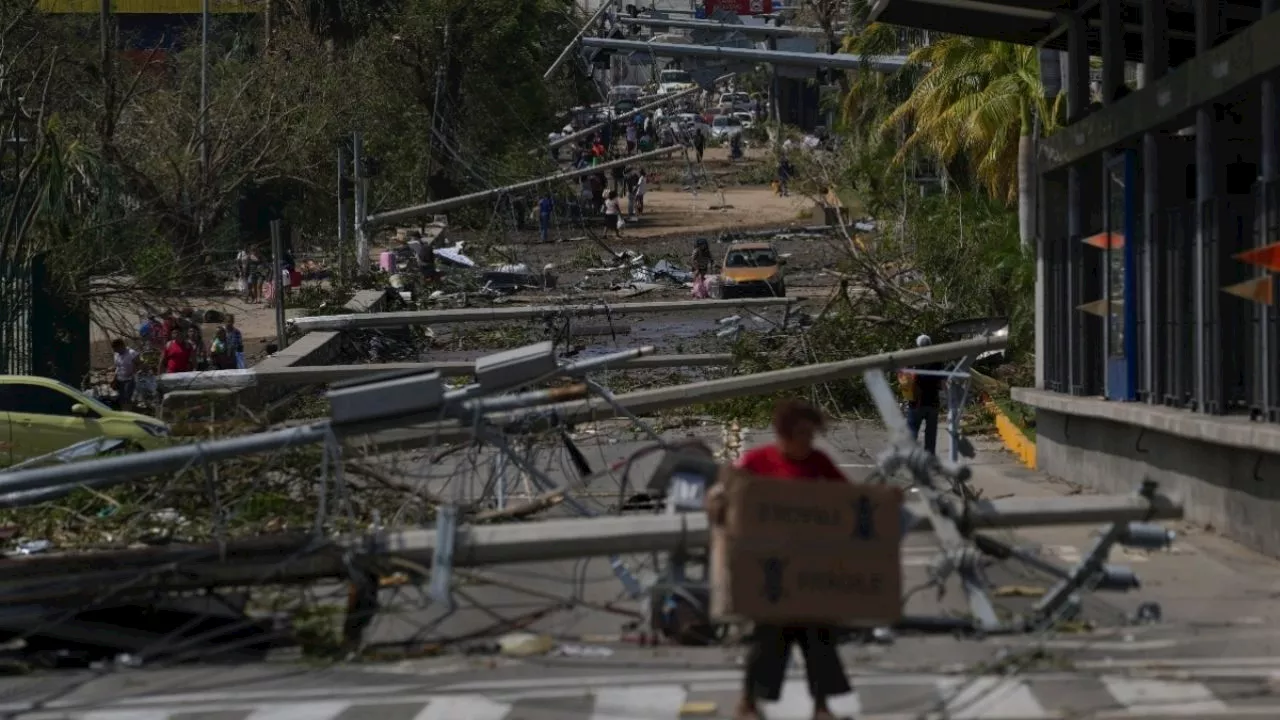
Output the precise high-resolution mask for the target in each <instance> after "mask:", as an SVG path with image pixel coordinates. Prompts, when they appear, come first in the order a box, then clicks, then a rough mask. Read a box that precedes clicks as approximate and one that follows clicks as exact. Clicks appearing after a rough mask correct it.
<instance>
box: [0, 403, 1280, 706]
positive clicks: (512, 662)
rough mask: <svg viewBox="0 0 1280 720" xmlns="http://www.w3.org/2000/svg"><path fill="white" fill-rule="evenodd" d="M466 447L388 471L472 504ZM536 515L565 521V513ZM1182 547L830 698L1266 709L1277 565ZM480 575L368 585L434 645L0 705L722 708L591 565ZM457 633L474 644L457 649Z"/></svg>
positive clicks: (41, 689)
mask: <svg viewBox="0 0 1280 720" xmlns="http://www.w3.org/2000/svg"><path fill="white" fill-rule="evenodd" d="M685 433H692V434H694V435H699V436H702V437H704V438H705V439H707V440H708V441H709V442H711V443H712V444H713V446H718V443H719V441H720V439H719V434H720V430H719V428H716V427H693V428H691V429H689V430H681V431H675V432H674V433H668V437H671V436H672V435H681V434H685ZM766 440H767V434H749V435H748V436H747V438H746V441H747V442H746V444H747V445H753V444H756V443H758V442H763V441H766ZM884 440H885V437H884V433H883V431H882V430H880V429H878V428H876V427H875V426H873V425H869V424H854V425H846V426H841V427H838V428H836V429H834V430H833V432H831V433H830V436H829V442H828V445H829V448H830V449H831V451H832V452H833V454H834V455H835V456H836V458H837V460H838V462H839V464H841V465H842V466H844V468H845V470H846V471H847V472H848V473H849V474H850V475H851V476H853V477H855V478H856V477H860V476H861V475H863V474H865V473H866V472H868V471H869V467H868V466H869V465H870V462H871V461H870V458H871V456H872V454H873V453H874V452H876V451H878V450H879V449H881V448H882V447H883V445H884ZM578 444H579V447H580V449H581V450H582V451H583V454H584V456H585V457H586V459H587V461H588V462H589V463H590V464H591V466H592V467H593V469H599V468H603V467H607V466H609V465H610V464H612V463H614V462H616V461H618V460H621V459H623V458H625V457H627V456H629V455H631V454H632V453H634V452H635V451H636V450H637V449H638V448H640V447H641V446H643V445H644V444H646V443H645V442H644V441H642V440H637V439H635V438H634V436H633V435H632V434H631V433H630V432H622V431H619V430H617V429H616V428H613V429H604V430H602V431H601V432H600V433H598V434H596V435H591V434H590V433H587V432H585V431H580V433H579V438H578ZM943 449H944V451H945V445H944V446H943ZM486 461H487V458H486V457H475V456H472V457H461V456H459V457H454V458H450V459H447V460H445V461H441V462H438V463H434V464H423V463H421V462H418V463H417V464H416V465H415V463H414V460H413V459H412V458H405V457H399V458H396V459H395V460H394V464H395V465H396V466H397V467H400V468H401V469H404V468H405V467H416V468H417V470H416V472H417V474H416V475H415V476H414V477H416V479H417V481H418V482H420V483H422V484H423V485H425V486H427V487H430V488H431V489H433V490H435V491H436V492H441V493H443V492H453V491H454V489H455V488H458V483H459V482H460V481H459V480H458V479H457V478H460V477H463V476H465V477H467V478H469V480H470V482H471V483H473V486H472V487H470V488H459V490H458V491H459V492H462V493H463V494H464V495H466V496H471V497H476V496H479V495H480V494H481V492H482V487H481V486H482V484H483V483H484V482H485V478H487V477H488V475H489V474H488V473H487V472H486V471H485V470H484V463H485V462H486ZM388 462H392V461H390V460H389V461H388ZM536 464H537V466H538V467H540V468H542V469H543V470H544V471H545V472H547V474H548V475H550V476H552V479H553V480H555V481H556V482H560V483H563V482H565V478H566V477H567V476H568V474H569V473H570V472H571V471H569V470H568V469H567V460H566V459H565V458H564V457H563V453H559V454H558V455H557V454H548V453H542V454H539V455H537V456H536ZM974 468H975V483H977V484H979V485H981V486H983V488H984V490H987V491H989V492H990V493H995V494H996V496H998V495H1000V494H1017V495H1036V494H1044V493H1047V492H1049V493H1051V492H1064V493H1065V492H1074V491H1073V490H1070V489H1067V490H1063V489H1061V486H1060V484H1057V483H1054V482H1051V481H1050V479H1047V478H1043V477H1042V476H1038V475H1036V474H1034V473H1028V472H1026V471H1019V470H1018V469H1017V468H1016V467H1014V466H1013V465H1012V464H1011V462H1010V461H1009V460H1007V459H1006V458H1005V457H1004V456H1002V455H1001V454H999V453H998V452H997V451H995V450H994V449H993V448H992V447H991V446H990V445H988V444H983V443H979V456H978V458H977V459H976V460H975V462H974ZM477 469H478V471H477ZM460 470H469V472H466V473H465V474H464V473H461V472H459V471H460ZM450 478H453V479H450ZM617 487H618V486H617V483H616V481H614V480H610V479H602V480H600V481H598V482H597V483H595V484H593V485H592V486H591V487H590V488H588V489H587V491H585V492H581V493H580V495H582V496H584V497H586V498H587V499H588V500H590V501H591V502H590V503H589V506H590V507H591V508H593V509H594V510H595V511H597V512H608V511H610V508H609V506H610V505H611V504H616V498H617ZM519 492H523V490H522V488H521V486H520V484H519V483H512V487H511V493H512V494H513V495H514V494H516V493H519ZM592 492H595V493H598V496H593V495H592ZM532 494H536V490H534V491H532ZM515 499H516V498H514V497H513V498H512V500H513V501H514V500H515ZM551 512H553V513H559V514H571V513H570V511H569V510H568V509H567V508H564V507H559V508H556V509H555V510H553V511H551ZM1025 535H1026V537H1023V538H1021V539H1022V540H1025V541H1026V542H1027V543H1028V544H1033V545H1035V544H1038V545H1041V546H1042V547H1043V548H1044V550H1045V552H1046V553H1048V554H1052V555H1057V556H1058V557H1059V559H1060V560H1063V561H1070V560H1071V559H1072V557H1073V553H1074V554H1075V556H1077V557H1078V554H1079V553H1081V552H1083V551H1084V550H1085V548H1086V546H1087V544H1088V542H1089V540H1090V537H1089V529H1088V528H1085V529H1072V530H1070V531H1068V530H1061V531H1059V530H1057V529H1053V531H1052V532H1050V531H1048V530H1046V531H1037V532H1035V533H1031V532H1029V533H1026V534H1025ZM933 542H934V541H933V539H932V537H931V536H930V535H927V534H924V535H921V534H917V535H912V536H910V537H909V538H908V540H907V541H906V547H905V549H904V553H903V555H904V573H905V585H906V586H907V587H910V586H912V585H914V584H916V583H918V582H921V581H923V580H924V578H925V565H926V564H927V563H928V561H929V559H930V558H931V555H932V548H933ZM1181 546H1185V548H1186V550H1185V551H1183V552H1182V553H1181V554H1172V553H1170V554H1167V555H1160V556H1152V557H1150V558H1145V559H1143V562H1142V564H1141V565H1140V566H1139V565H1138V564H1137V563H1135V568H1137V569H1138V570H1139V571H1140V573H1141V574H1142V576H1143V578H1144V580H1148V588H1147V589H1144V590H1143V591H1140V592H1138V593H1134V594H1130V595H1122V596H1116V595H1107V596H1097V597H1094V598H1090V599H1089V600H1088V601H1087V602H1086V604H1085V610H1084V613H1083V617H1084V618H1085V619H1087V620H1090V621H1093V622H1094V623H1096V625H1097V627H1096V628H1094V629H1092V630H1090V631H1087V632H1071V633H1058V634H1054V635H1051V636H1043V637H990V638H987V639H984V640H978V639H959V638H955V637H951V636H948V635H942V636H937V635H932V636H930V635H909V634H903V635H900V636H898V637H896V638H895V639H894V641H893V642H891V643H887V644H874V643H873V644H856V643H855V644H849V645H847V646H845V647H844V648H843V653H844V655H845V659H846V663H847V666H848V668H849V670H850V672H851V674H852V675H853V676H854V678H855V683H856V684H857V686H858V687H859V691H858V692H857V693H856V694H855V695H854V696H852V697H851V698H845V699H844V700H842V703H843V704H842V705H840V706H839V707H841V708H843V709H844V710H845V711H855V710H856V711H859V712H860V713H861V714H860V715H859V717H863V718H881V719H884V720H887V719H888V718H894V719H895V720H896V719H897V718H907V717H921V716H922V715H921V713H925V715H923V716H928V713H930V712H935V711H938V710H939V708H940V707H941V708H949V710H950V711H951V717H953V718H993V719H994V718H1004V719H1005V720H1017V719H1018V718H1025V719H1026V720H1042V719H1045V718H1055V717H1066V716H1067V714H1068V713H1075V714H1073V715H1071V717H1095V718H1125V717H1139V716H1141V717H1155V718H1160V717H1169V718H1173V717H1280V699H1277V698H1274V697H1273V696H1272V694H1271V687H1272V683H1273V678H1275V677H1280V646H1278V645H1280V644H1278V643H1277V642H1276V634H1277V633H1276V631H1275V630H1274V628H1276V627H1280V625H1277V624H1276V621H1277V619H1278V618H1277V617H1276V614H1277V610H1275V609H1274V608H1272V606H1273V605H1274V602H1273V600H1272V598H1273V597H1274V593H1273V588H1276V587H1280V568H1278V567H1277V564H1276V563H1275V562H1273V561H1269V560H1266V559H1262V558H1257V557H1255V556H1251V555H1248V554H1247V553H1245V552H1244V551H1241V550H1239V549H1238V548H1234V547H1233V546H1231V545H1230V544H1229V543H1226V542H1225V541H1222V540H1220V539H1218V538H1215V537H1213V536H1211V535H1195V534H1193V535H1192V536H1191V537H1190V538H1189V539H1188V540H1187V541H1186V542H1185V543H1181V544H1180V547H1181ZM623 560H624V563H625V565H626V567H627V568H628V570H629V572H630V573H631V574H632V575H633V576H634V577H636V578H637V579H639V580H641V581H642V582H643V581H647V580H649V579H651V577H652V575H653V573H654V572H655V570H654V563H653V560H652V558H646V557H628V558H624V559H623ZM482 575H483V576H484V578H487V579H488V580H490V581H496V582H498V583H500V584H493V583H492V582H489V583H484V582H480V581H479V580H477V579H476V578H474V577H472V578H468V579H467V580H466V582H465V583H464V584H461V585H460V586H459V588H460V590H461V592H459V593H458V595H457V596H456V600H457V606H456V607H455V608H453V609H452V610H450V609H447V608H440V607H437V606H433V605H432V604H431V603H430V602H429V601H428V600H426V598H424V597H423V595H422V593H421V592H420V591H419V590H418V589H417V588H400V589H397V590H388V591H386V592H385V593H384V597H383V601H384V607H386V608H387V612H385V613H384V614H383V616H381V617H380V618H379V619H378V620H377V621H376V622H375V624H374V626H373V627H372V629H371V633H370V639H371V640H373V641H375V642H379V641H385V642H394V641H405V640H408V639H410V638H414V637H416V638H417V639H420V640H424V641H425V640H435V641H452V642H449V643H448V651H447V652H446V653H445V654H444V655H443V656H440V657H431V658H422V659H416V660H403V661H400V662H396V663H368V664H357V665H340V666H336V667H329V668H321V667H317V666H314V665H307V664H299V663H296V662H283V661H277V662H266V663H259V664H251V665H241V666H231V665H213V664H204V665H200V666H195V667H191V666H184V667H178V668H165V667H142V668H132V669H128V668H115V669H109V670H106V671H103V672H98V673H94V672H79V671H77V672H65V673H48V674H44V673H41V674H36V675H32V676H27V677H22V678H13V679H0V717H11V718H28V719H29V718H83V719H84V720H124V719H125V718H129V719H130V720H171V719H179V720H246V719H248V720H293V719H297V720H303V719H306V720H358V719H360V718H370V719H374V720H398V718H406V720H407V719H409V718H413V719H415V720H423V719H431V718H493V720H508V718H510V719H511V720H514V719H515V718H526V720H541V719H542V718H548V719H550V718H567V719H573V718H579V717H581V718H592V717H596V718H605V717H607V718H614V719H615V720H617V719H627V720H647V719H649V718H652V719H653V720H659V719H661V718H674V717H677V716H678V714H679V712H680V711H681V709H684V710H690V711H702V712H703V713H704V714H701V715H700V716H703V717H725V716H726V713H728V712H729V710H730V709H731V706H732V699H733V696H734V694H735V692H736V687H737V678H738V676H739V673H740V672H741V670H740V662H741V652H742V651H741V649H740V648H739V647H736V646H732V645H730V646H724V647H711V648H683V647H666V646H664V647H657V648H645V647H638V646H636V645H634V644H631V643H628V642H625V641H623V639H622V637H621V636H622V635H623V634H625V633H626V627H625V626H626V625H627V623H629V622H631V621H633V619H634V618H633V617H630V616H628V615H627V614H626V613H628V612H634V611H635V610H636V609H637V604H636V603H635V602H634V601H632V600H629V599H628V598H626V597H625V596H626V593H625V592H624V591H623V585H622V583H621V582H620V581H619V579H618V577H617V576H616V575H615V573H614V571H613V569H612V568H611V567H610V565H609V563H608V561H607V560H603V559H593V560H584V561H578V562H563V563H542V564H535V565H524V566H506V567H491V568H486V569H484V571H483V573H482ZM989 579H990V581H991V583H992V585H993V586H996V587H1002V586H1003V587H1015V586H1021V585H1037V584H1039V585H1040V586H1041V587H1043V584H1044V579H1043V578H1037V577H1036V576H1035V575H1034V574H1028V573H1024V572H1021V571H1019V570H1018V569H1017V568H1014V567H1005V566H997V567H994V568H992V569H991V571H990V573H989ZM961 598H962V596H961V594H960V593H959V592H958V589H957V588H954V587H951V588H948V592H947V594H946V595H945V596H944V597H943V598H941V599H939V598H938V597H937V596H936V594H934V593H921V594H920V595H918V596H916V597H913V598H912V600H911V603H910V604H909V605H908V612H909V613H911V614H936V615H945V614H952V615H954V614H962V613H964V612H965V608H964V604H963V600H962V599H961ZM567 600H568V601H572V602H566V601H567ZM1145 600H1158V601H1160V602H1161V603H1162V604H1163V606H1164V607H1165V608H1166V613H1165V617H1164V621H1163V622H1162V623H1159V624H1154V625H1144V626H1132V625H1128V624H1126V623H1124V622H1123V620H1124V618H1125V617H1126V616H1128V615H1130V614H1132V611H1133V610H1134V609H1135V608H1136V606H1137V604H1138V603H1139V602H1142V601H1145ZM610 602H617V607H616V609H615V610H612V611H611V610H607V609H603V608H601V607H599V606H600V605H604V604H605V603H610ZM996 602H997V605H998V606H1000V607H1002V608H1005V609H1006V610H1008V611H1010V612H1017V611H1018V610H1019V608H1020V607H1021V608H1025V605H1026V603H1028V602H1031V601H1030V600H1027V599H1023V598H1006V597H999V598H997V599H996ZM533 613H540V614H538V615H537V616H536V617H533V616H532V614H533ZM530 618H532V619H530ZM512 627H519V628H520V629H521V630H523V631H525V632H529V633H534V634H546V635H549V636H552V637H553V638H554V641H555V648H556V649H555V650H554V651H553V653H552V654H550V655H547V656H541V657H533V658H525V659H517V658H511V657H505V656H502V655H499V654H495V653H492V652H488V651H487V649H486V648H484V647H483V646H484V645H485V644H486V643H488V642H490V641H491V640H492V638H493V636H494V634H495V633H499V632H502V631H504V630H510V629H511V628H512ZM1075 629H1076V630H1080V629H1082V628H1075ZM468 648H470V649H472V650H476V649H479V650H481V652H480V653H479V654H465V653H463V652H461V651H462V650H466V649H468ZM209 662H210V663H212V662H214V659H213V658H210V660H209ZM797 673H799V663H797V664H796V667H795V668H793V677H792V680H791V683H790V684H789V685H788V687H787V690H786V692H785V693H784V697H783V701H782V703H781V704H780V705H779V706H777V707H774V708H772V710H773V711H774V712H773V713H772V714H771V715H770V717H771V718H775V719H776V718H787V717H804V716H806V713H807V712H808V710H807V705H806V702H807V701H806V700H805V693H804V686H803V679H802V675H800V674H797ZM974 678H977V680H976V681H975V680H973V679H974ZM971 681H972V682H971ZM664 703H665V704H664ZM939 703H941V705H940V704H939Z"/></svg>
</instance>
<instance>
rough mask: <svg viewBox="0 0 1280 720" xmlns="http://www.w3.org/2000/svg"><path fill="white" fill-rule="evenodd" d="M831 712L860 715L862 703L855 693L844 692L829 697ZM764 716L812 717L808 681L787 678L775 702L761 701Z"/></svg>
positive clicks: (790, 719) (782, 719) (780, 718)
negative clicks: (780, 695) (779, 696)
mask: <svg viewBox="0 0 1280 720" xmlns="http://www.w3.org/2000/svg"><path fill="white" fill-rule="evenodd" d="M827 702H828V703H829V704H830V706H831V712H833V713H835V716H836V717H857V716H861V715H862V703H861V702H859V700H858V694H857V693H845V694H844V695H839V696H836V697H832V698H829V699H828V701H827ZM760 709H761V710H763V711H764V716H765V717H767V718H774V719H775V720H807V719H808V718H811V717H813V698H811V697H809V683H808V682H806V681H804V680H789V681H787V682H786V683H785V684H783V686H782V697H781V698H779V700H778V702H776V703H763V707H761V708H760Z"/></svg>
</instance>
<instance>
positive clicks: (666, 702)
mask: <svg viewBox="0 0 1280 720" xmlns="http://www.w3.org/2000/svg"><path fill="white" fill-rule="evenodd" d="M595 696H596V697H595V709H594V710H593V711H592V713H591V720H643V719H644V718H661V720H667V719H668V718H674V717H677V716H679V715H680V708H681V707H683V706H684V701H685V699H686V697H687V696H688V693H686V692H685V690H684V688H682V687H678V686H675V685H660V686H658V687H649V688H640V687H630V688H623V687H620V688H601V689H600V690H597V691H596V693H595Z"/></svg>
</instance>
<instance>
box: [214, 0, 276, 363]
mask: <svg viewBox="0 0 1280 720" xmlns="http://www.w3.org/2000/svg"><path fill="white" fill-rule="evenodd" d="M205 2H208V0H205ZM271 268H272V271H273V272H274V273H275V277H274V278H272V280H271V282H272V286H273V287H274V288H276V292H275V303H276V308H275V309H276V349H277V352H279V351H280V350H284V348H285V346H286V345H287V344H288V343H287V342H286V340H287V339H288V337H289V335H288V327H287V326H286V325H285V323H284V298H285V293H287V292H289V283H288V282H287V281H286V280H285V279H284V236H283V234H282V233H281V232H280V221H279V220H272V221H271Z"/></svg>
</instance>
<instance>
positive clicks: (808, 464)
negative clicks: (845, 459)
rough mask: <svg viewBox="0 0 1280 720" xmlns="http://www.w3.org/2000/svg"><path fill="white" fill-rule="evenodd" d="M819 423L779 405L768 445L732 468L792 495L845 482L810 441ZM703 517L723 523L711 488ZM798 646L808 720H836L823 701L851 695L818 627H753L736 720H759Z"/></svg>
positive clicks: (807, 411)
mask: <svg viewBox="0 0 1280 720" xmlns="http://www.w3.org/2000/svg"><path fill="white" fill-rule="evenodd" d="M824 424H825V420H824V418H823V416H822V413H821V412H820V411H819V410H818V409H817V408H815V407H813V406H812V405H810V404H809V403H806V402H804V401H802V400H783V401H781V402H779V403H778V404H777V406H776V407H774V410H773V431H774V434H775V435H776V438H777V440H776V442H775V443H774V444H773V445H766V446H763V447H758V448H754V449H752V450H749V451H747V452H746V453H745V454H744V455H743V456H742V457H741V458H740V459H739V461H738V468H739V469H741V470H744V471H746V472H748V473H751V474H752V475H754V476H757V477H762V478H773V479H776V480H777V481H779V482H791V483H796V484H797V487H796V492H804V488H803V485H804V484H806V483H814V482H848V481H849V480H848V478H846V477H845V476H844V473H842V472H840V468H838V467H837V466H836V464H835V463H834V462H832V460H831V458H830V457H828V456H827V454H826V453H824V452H822V451H821V450H819V449H817V448H815V447H814V446H813V441H814V439H815V438H816V437H817V435H818V433H820V432H821V431H822V429H823V426H824ZM706 503H707V513H708V515H709V518H710V519H711V522H713V523H723V522H724V517H725V512H726V510H727V502H726V498H725V495H724V489H723V488H722V487H720V486H719V485H717V486H714V487H713V488H712V490H711V491H710V492H708V493H707V500H706ZM793 645H799V646H800V650H801V652H802V654H803V655H804V664H805V671H806V674H807V675H808V679H809V694H810V695H811V696H812V697H813V718H814V720H836V717H835V715H834V714H832V712H831V709H830V707H829V706H828V704H827V700H828V698H831V697H834V696H837V695H844V694H846V693H849V692H852V690H853V688H852V686H851V685H850V684H849V679H848V677H846V675H845V671H844V665H843V664H842V663H841V661H840V655H839V654H838V653H837V647H836V640H835V631H834V629H833V628H831V627H828V626H825V625H821V624H794V625H770V624H757V625H756V626H755V632H754V633H753V635H752V638H751V645H750V649H749V650H748V652H747V659H746V675H745V677H744V679H743V687H742V697H741V699H740V701H739V702H738V707H737V710H736V712H735V713H734V718H735V719H736V720H762V718H763V715H762V714H761V712H760V705H759V703H760V701H762V700H763V701H766V702H777V701H778V700H780V699H781V698H782V685H783V681H784V680H785V678H786V675H787V662H788V660H790V658H791V647H792V646H793Z"/></svg>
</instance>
